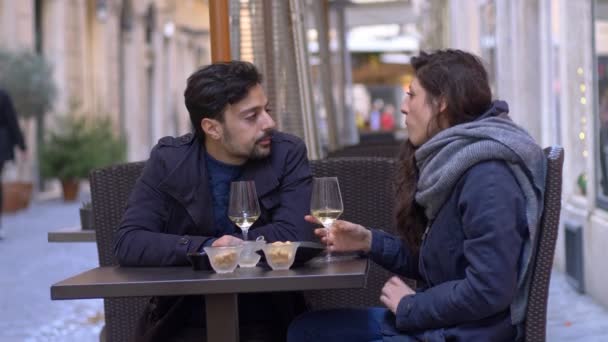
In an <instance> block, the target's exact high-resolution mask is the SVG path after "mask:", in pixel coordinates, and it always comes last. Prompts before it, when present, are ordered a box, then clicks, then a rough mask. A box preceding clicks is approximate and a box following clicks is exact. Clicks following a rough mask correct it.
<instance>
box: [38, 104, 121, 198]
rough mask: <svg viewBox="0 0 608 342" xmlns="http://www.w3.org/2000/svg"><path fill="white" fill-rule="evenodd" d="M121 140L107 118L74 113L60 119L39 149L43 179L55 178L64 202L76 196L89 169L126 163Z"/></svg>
mask: <svg viewBox="0 0 608 342" xmlns="http://www.w3.org/2000/svg"><path fill="white" fill-rule="evenodd" d="M125 150H126V149H125V143H124V140H123V139H121V138H119V137H117V136H116V135H115V134H114V133H113V129H112V123H111V121H110V120H109V119H107V118H98V117H96V118H91V117H89V118H87V117H85V116H83V115H77V114H75V113H74V112H72V113H70V114H68V115H66V116H65V117H64V118H63V119H61V120H60V125H59V128H58V130H57V131H54V132H51V133H50V134H49V136H48V138H47V139H46V140H45V143H44V144H43V145H42V147H41V150H40V169H41V172H42V175H43V176H44V177H45V178H58V179H59V180H60V181H61V185H62V189H63V198H64V200H65V201H74V200H76V198H77V197H78V191H79V184H80V180H81V179H83V178H86V177H87V176H88V174H89V172H90V171H91V170H92V169H95V168H99V167H102V166H106V165H110V164H113V163H118V162H122V161H124V160H125Z"/></svg>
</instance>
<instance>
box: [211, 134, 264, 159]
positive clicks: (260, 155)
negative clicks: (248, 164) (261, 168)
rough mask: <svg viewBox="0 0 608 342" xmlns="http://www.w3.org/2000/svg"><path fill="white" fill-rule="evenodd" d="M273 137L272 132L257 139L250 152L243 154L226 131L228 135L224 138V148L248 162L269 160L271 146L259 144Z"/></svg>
mask: <svg viewBox="0 0 608 342" xmlns="http://www.w3.org/2000/svg"><path fill="white" fill-rule="evenodd" d="M268 137H272V132H269V133H266V134H264V136H262V137H261V138H258V139H256V141H255V143H254V144H253V146H252V147H251V149H250V150H249V151H248V152H241V151H240V150H239V148H238V147H237V146H235V145H234V144H233V141H234V140H233V139H232V135H231V134H230V133H229V132H228V131H226V135H225V136H224V141H223V143H224V146H226V147H227V150H228V151H229V152H230V153H232V154H234V155H237V156H239V157H243V158H247V159H248V160H259V159H264V158H267V157H268V156H269V155H270V151H271V145H268V146H267V147H262V146H261V145H260V144H259V142H260V141H262V140H264V139H265V138H268Z"/></svg>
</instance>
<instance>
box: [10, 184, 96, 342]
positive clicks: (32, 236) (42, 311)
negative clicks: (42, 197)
mask: <svg viewBox="0 0 608 342" xmlns="http://www.w3.org/2000/svg"><path fill="white" fill-rule="evenodd" d="M84 197H86V196H84ZM84 197H83V199H84ZM80 203H81V202H80V201H78V202H76V203H74V204H65V203H64V202H63V201H61V200H50V201H44V202H37V203H33V204H32V205H31V206H30V207H29V208H28V209H27V210H24V211H21V212H19V213H17V214H12V215H5V216H4V217H3V218H2V224H3V227H4V228H5V230H6V239H4V240H1V241H0V308H2V310H0V341H3V342H5V341H6V342H13V341H15V342H17V341H19V342H21V341H26V342H34V341H52V342H55V341H56V342H59V341H61V342H64V341H83V342H87V341H91V342H93V341H95V342H97V341H99V331H100V330H101V328H102V327H103V301H102V300H101V299H93V300H74V301H52V300H51V298H50V296H51V294H50V286H51V284H53V283H55V282H58V281H60V280H63V279H65V278H67V277H70V276H72V275H75V274H77V273H79V272H83V271H85V270H87V269H90V268H93V267H96V266H98V262H97V248H96V246H95V244H94V243H49V242H47V232H48V231H51V230H56V229H58V228H61V227H66V226H79V225H80V222H79V216H78V208H79V207H80Z"/></svg>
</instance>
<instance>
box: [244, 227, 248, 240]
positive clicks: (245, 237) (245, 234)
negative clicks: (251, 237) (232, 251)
mask: <svg viewBox="0 0 608 342" xmlns="http://www.w3.org/2000/svg"><path fill="white" fill-rule="evenodd" d="M247 232H249V228H247V229H243V241H247Z"/></svg>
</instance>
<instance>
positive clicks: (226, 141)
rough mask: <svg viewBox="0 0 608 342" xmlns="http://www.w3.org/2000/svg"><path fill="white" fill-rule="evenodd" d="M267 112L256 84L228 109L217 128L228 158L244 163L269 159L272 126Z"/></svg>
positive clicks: (271, 120)
mask: <svg viewBox="0 0 608 342" xmlns="http://www.w3.org/2000/svg"><path fill="white" fill-rule="evenodd" d="M268 111H269V109H268V99H267V98H266V95H265V94H264V89H262V86H261V85H259V84H258V85H256V86H254V87H252V88H251V89H250V90H249V93H248V94H247V97H245V98H244V99H243V100H241V101H239V102H237V103H235V104H232V105H228V107H227V108H226V110H225V112H224V122H223V123H221V124H220V125H221V138H220V142H221V145H222V147H223V149H224V152H225V153H226V155H227V156H228V157H229V158H231V159H234V160H239V161H242V162H245V161H247V160H248V159H261V158H265V157H268V155H270V145H271V142H272V141H271V134H272V131H273V130H274V129H275V127H276V124H275V122H274V120H273V119H272V117H271V116H270V114H269V113H268Z"/></svg>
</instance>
